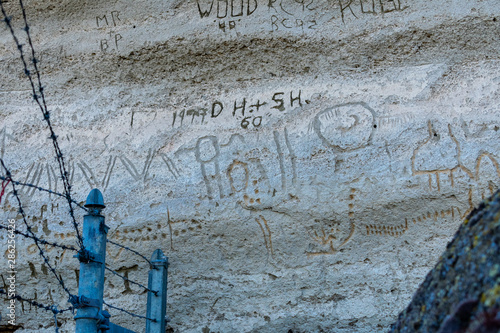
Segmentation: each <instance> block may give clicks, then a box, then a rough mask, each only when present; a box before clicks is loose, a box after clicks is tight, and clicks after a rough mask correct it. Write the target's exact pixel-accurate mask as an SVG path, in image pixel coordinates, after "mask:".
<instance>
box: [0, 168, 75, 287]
mask: <svg viewBox="0 0 500 333" xmlns="http://www.w3.org/2000/svg"><path fill="white" fill-rule="evenodd" d="M0 164H1V165H2V168H3V169H4V170H5V173H6V175H7V178H9V179H10V178H11V173H10V171H9V169H7V167H6V166H5V163H4V161H3V159H2V158H0ZM10 184H11V186H12V193H13V194H14V197H15V198H16V200H17V205H18V207H19V213H20V214H21V216H22V218H23V222H24V225H25V226H26V229H27V230H28V233H29V234H31V236H32V237H33V240H34V241H35V245H36V247H37V248H38V250H39V253H40V256H42V258H43V260H44V262H45V264H46V265H47V266H48V267H49V269H50V271H51V272H52V273H53V274H54V276H55V277H56V279H57V281H58V282H59V284H60V285H61V286H62V287H63V289H64V291H65V292H66V293H67V294H68V295H69V296H70V297H71V296H73V295H72V294H71V292H70V291H69V290H68V288H67V287H66V285H65V284H64V281H63V279H62V277H60V276H58V275H57V272H56V270H55V269H54V268H53V267H52V265H51V264H50V262H49V259H48V258H47V256H46V255H45V253H44V252H43V249H42V248H41V246H40V242H39V241H38V237H36V235H35V233H34V232H33V231H32V230H31V229H32V228H31V227H30V226H29V225H28V222H27V221H26V213H25V212H24V209H23V205H22V203H21V199H20V198H19V195H18V194H17V190H16V185H15V184H14V183H13V182H11V183H10Z"/></svg>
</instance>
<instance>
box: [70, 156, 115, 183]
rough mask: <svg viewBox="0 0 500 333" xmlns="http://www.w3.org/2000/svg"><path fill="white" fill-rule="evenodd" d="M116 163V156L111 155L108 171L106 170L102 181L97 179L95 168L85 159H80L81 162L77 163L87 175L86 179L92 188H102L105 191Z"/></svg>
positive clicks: (85, 175)
mask: <svg viewBox="0 0 500 333" xmlns="http://www.w3.org/2000/svg"><path fill="white" fill-rule="evenodd" d="M115 163H116V157H113V156H110V157H109V159H108V165H107V167H106V171H105V172H104V176H103V178H102V181H101V182H99V181H98V180H97V177H96V176H95V174H94V172H93V170H92V169H91V168H90V167H89V166H88V165H87V164H86V163H85V162H84V161H80V163H77V165H78V167H79V168H80V170H81V171H82V173H83V176H84V177H85V180H87V183H88V184H89V186H90V188H91V189H93V188H101V189H102V190H103V191H105V190H106V189H107V188H108V185H109V180H110V179H111V174H112V173H113V168H114V167H115Z"/></svg>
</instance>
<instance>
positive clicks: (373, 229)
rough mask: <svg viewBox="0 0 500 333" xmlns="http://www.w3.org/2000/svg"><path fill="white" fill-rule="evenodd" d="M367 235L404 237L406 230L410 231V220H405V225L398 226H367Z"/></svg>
mask: <svg viewBox="0 0 500 333" xmlns="http://www.w3.org/2000/svg"><path fill="white" fill-rule="evenodd" d="M364 227H365V228H366V235H367V236H370V235H378V236H382V235H387V236H394V237H399V236H401V235H403V234H404V233H405V232H406V230H408V220H407V219H405V223H403V224H400V225H396V226H387V225H377V224H365V225H364Z"/></svg>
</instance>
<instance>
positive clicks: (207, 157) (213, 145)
mask: <svg viewBox="0 0 500 333" xmlns="http://www.w3.org/2000/svg"><path fill="white" fill-rule="evenodd" d="M195 156H196V161H198V163H200V168H201V175H202V177H203V180H204V182H205V186H206V188H207V196H208V199H210V200H212V199H213V198H214V196H213V188H212V185H211V184H210V178H209V175H208V173H207V165H208V164H209V163H213V166H214V170H215V172H214V175H213V176H214V177H215V178H216V182H217V187H218V189H219V198H221V199H222V198H223V197H224V192H223V188H222V179H221V173H220V164H219V156H220V146H219V140H218V139H217V137H215V136H213V135H209V136H204V137H201V138H199V139H198V141H197V142H196V150H195Z"/></svg>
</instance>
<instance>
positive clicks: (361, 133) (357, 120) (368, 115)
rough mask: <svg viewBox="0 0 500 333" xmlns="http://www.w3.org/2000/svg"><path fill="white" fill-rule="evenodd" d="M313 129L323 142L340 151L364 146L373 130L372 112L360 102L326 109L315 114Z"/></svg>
mask: <svg viewBox="0 0 500 333" xmlns="http://www.w3.org/2000/svg"><path fill="white" fill-rule="evenodd" d="M314 129H315V131H316V133H317V134H318V136H319V137H320V138H321V140H323V143H324V144H326V145H327V146H329V147H332V148H337V149H340V150H342V151H345V150H352V149H357V148H361V147H363V146H365V145H366V144H367V143H368V141H369V140H370V138H371V135H372V132H373V112H372V110H370V109H369V108H368V107H367V106H366V105H363V104H361V103H350V104H343V105H339V106H335V107H333V108H329V109H326V110H324V111H322V112H320V113H318V114H317V115H316V118H315V119H314Z"/></svg>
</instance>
